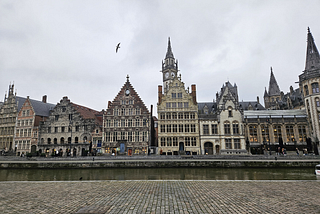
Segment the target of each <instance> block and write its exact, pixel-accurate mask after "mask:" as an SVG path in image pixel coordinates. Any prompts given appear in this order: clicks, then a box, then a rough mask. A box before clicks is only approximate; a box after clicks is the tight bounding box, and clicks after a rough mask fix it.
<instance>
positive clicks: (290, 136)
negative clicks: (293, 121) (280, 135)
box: [286, 126, 295, 142]
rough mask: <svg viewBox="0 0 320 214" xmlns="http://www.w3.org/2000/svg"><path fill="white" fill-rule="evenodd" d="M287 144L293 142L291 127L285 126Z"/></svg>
mask: <svg viewBox="0 0 320 214" xmlns="http://www.w3.org/2000/svg"><path fill="white" fill-rule="evenodd" d="M286 133H287V142H294V141H295V140H294V132H293V126H286Z"/></svg>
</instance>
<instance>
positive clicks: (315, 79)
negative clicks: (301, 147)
mask: <svg viewBox="0 0 320 214" xmlns="http://www.w3.org/2000/svg"><path fill="white" fill-rule="evenodd" d="M319 83H320V56H319V52H318V49H317V46H316V44H315V42H314V39H313V36H312V34H311V32H310V29H309V28H308V39H307V53H306V64H305V70H304V71H303V73H302V74H301V75H299V86H300V90H301V91H302V94H303V99H304V105H305V108H306V113H307V116H308V117H307V120H308V122H309V127H310V128H309V133H310V135H311V138H312V141H313V142H315V143H316V144H317V145H316V147H318V146H319V139H320V125H319V120H320V114H319V112H320V91H319Z"/></svg>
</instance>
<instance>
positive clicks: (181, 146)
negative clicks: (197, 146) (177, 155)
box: [179, 142, 184, 151]
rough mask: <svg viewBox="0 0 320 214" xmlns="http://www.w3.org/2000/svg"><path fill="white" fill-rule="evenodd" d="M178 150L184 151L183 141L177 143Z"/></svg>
mask: <svg viewBox="0 0 320 214" xmlns="http://www.w3.org/2000/svg"><path fill="white" fill-rule="evenodd" d="M179 151H184V143H183V142H180V143H179Z"/></svg>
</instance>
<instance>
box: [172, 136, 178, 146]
mask: <svg viewBox="0 0 320 214" xmlns="http://www.w3.org/2000/svg"><path fill="white" fill-rule="evenodd" d="M172 145H173V146H178V138H177V137H173V138H172Z"/></svg>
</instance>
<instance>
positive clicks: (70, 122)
mask: <svg viewBox="0 0 320 214" xmlns="http://www.w3.org/2000/svg"><path fill="white" fill-rule="evenodd" d="M72 125H73V124H72V119H71V120H70V121H69V128H70V131H71V137H70V151H69V154H70V157H71V144H72Z"/></svg>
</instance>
